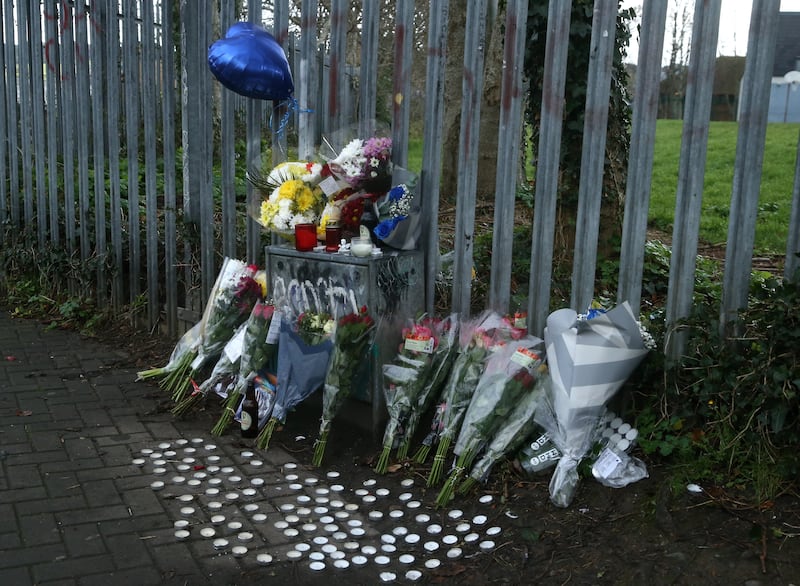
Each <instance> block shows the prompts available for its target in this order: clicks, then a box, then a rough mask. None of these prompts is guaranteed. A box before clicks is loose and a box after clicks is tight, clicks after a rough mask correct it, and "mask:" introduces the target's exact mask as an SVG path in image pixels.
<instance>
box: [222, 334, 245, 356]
mask: <svg viewBox="0 0 800 586" xmlns="http://www.w3.org/2000/svg"><path fill="white" fill-rule="evenodd" d="M246 330H247V328H239V331H238V332H236V335H235V336H234V337H233V338H231V339H230V340H228V343H227V344H225V348H224V350H223V351H224V352H225V355H226V356H227V357H228V360H230V361H231V363H235V362H236V361H237V360H239V357H240V356H241V355H242V348H243V347H244V334H245V331H246Z"/></svg>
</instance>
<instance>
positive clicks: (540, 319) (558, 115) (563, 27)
mask: <svg viewBox="0 0 800 586" xmlns="http://www.w3.org/2000/svg"><path fill="white" fill-rule="evenodd" d="M571 11H572V1H571V0H567V1H561V0H550V5H549V7H548V9H547V46H546V48H545V55H544V82H543V83H542V111H541V121H540V124H539V148H538V151H537V152H538V154H539V160H538V161H536V191H535V193H534V209H536V214H534V216H533V237H532V238H531V275H530V281H529V284H528V331H529V332H531V333H532V334H534V335H536V336H541V335H542V332H544V326H545V320H546V319H547V314H548V311H549V308H550V280H551V279H552V276H553V234H554V232H555V225H556V199H557V197H558V165H559V159H560V155H559V153H560V152H561V124H562V122H563V117H564V87H565V85H566V80H567V50H568V48H569V46H568V43H565V42H563V39H567V38H569V23H570V14H571Z"/></svg>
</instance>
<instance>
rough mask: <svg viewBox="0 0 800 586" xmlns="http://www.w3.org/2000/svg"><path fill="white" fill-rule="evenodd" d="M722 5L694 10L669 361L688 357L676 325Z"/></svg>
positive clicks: (691, 249) (698, 196)
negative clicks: (683, 355) (684, 354)
mask: <svg viewBox="0 0 800 586" xmlns="http://www.w3.org/2000/svg"><path fill="white" fill-rule="evenodd" d="M720 1H721V0H711V1H709V2H697V3H696V4H695V10H694V26H693V28H692V47H691V53H690V55H691V58H690V62H689V75H688V82H687V84H686V105H685V108H684V119H683V135H682V139H681V155H680V166H679V169H678V192H677V195H676V202H675V221H674V230H673V233H672V257H671V259H670V266H669V291H668V292H667V307H666V323H667V339H666V342H665V353H666V356H667V360H668V361H676V360H678V358H679V357H680V356H681V354H682V353H683V350H684V347H685V345H686V332H684V331H681V330H679V329H677V328H676V324H677V322H678V320H680V319H682V318H685V317H687V316H688V315H689V313H690V311H691V307H692V296H693V293H694V275H695V260H696V256H697V240H698V234H699V232H700V211H701V205H702V200H703V179H704V176H705V169H706V152H707V149H708V128H709V117H710V115H711V92H712V90H713V84H714V61H715V58H716V52H717V37H718V35H719V13H720Z"/></svg>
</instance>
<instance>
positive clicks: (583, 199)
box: [570, 0, 617, 311]
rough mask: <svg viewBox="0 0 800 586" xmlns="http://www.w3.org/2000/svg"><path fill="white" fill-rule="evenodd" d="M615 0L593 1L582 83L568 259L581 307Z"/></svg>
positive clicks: (591, 247)
mask: <svg viewBox="0 0 800 586" xmlns="http://www.w3.org/2000/svg"><path fill="white" fill-rule="evenodd" d="M616 20H617V2H616V0H596V1H595V3H594V14H593V16H592V38H591V48H590V54H589V78H588V80H587V82H586V114H585V115H584V123H583V147H582V150H581V175H580V185H579V187H578V216H577V219H576V222H575V255H574V260H573V263H572V293H571V295H570V297H571V298H570V305H571V306H572V308H573V309H575V310H576V311H585V310H586V309H587V308H588V307H589V304H590V303H591V301H592V298H593V297H594V283H595V270H596V268H597V237H598V233H599V231H600V207H601V203H602V198H603V168H604V166H605V160H606V133H607V129H608V95H609V88H610V87H611V67H612V65H613V55H614V49H615V45H614V42H615V39H616V30H617V27H616Z"/></svg>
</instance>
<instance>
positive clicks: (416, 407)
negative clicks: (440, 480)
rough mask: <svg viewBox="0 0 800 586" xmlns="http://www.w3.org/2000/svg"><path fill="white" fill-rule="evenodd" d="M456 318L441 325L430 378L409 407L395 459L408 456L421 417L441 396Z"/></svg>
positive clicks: (454, 349) (455, 333)
mask: <svg viewBox="0 0 800 586" xmlns="http://www.w3.org/2000/svg"><path fill="white" fill-rule="evenodd" d="M457 336H458V318H457V316H456V315H455V314H453V315H451V316H450V317H449V318H447V319H445V320H444V321H443V322H442V324H441V336H440V339H439V345H438V346H437V347H436V349H435V350H434V352H433V364H431V369H430V377H429V379H428V381H427V382H426V383H425V385H424V386H423V388H422V390H421V391H420V393H419V394H418V395H417V399H416V401H415V402H414V403H412V405H411V413H409V415H408V419H407V421H406V424H405V426H404V427H405V429H404V430H403V437H402V440H401V442H400V445H399V446H398V448H397V454H396V455H397V459H398V460H403V459H405V458H406V457H407V456H408V449H409V448H410V447H411V440H412V439H413V437H414V433H415V432H416V430H417V426H418V425H419V422H420V420H421V419H422V416H423V415H424V414H425V413H426V412H427V411H428V409H429V408H430V406H431V404H432V402H433V401H435V400H436V399H437V398H438V397H439V395H440V394H441V391H442V387H443V386H444V383H445V381H446V380H447V376H448V375H449V374H450V368H451V367H452V366H453V360H454V359H455V356H456V352H457V349H458V344H457V343H456V338H457Z"/></svg>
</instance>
